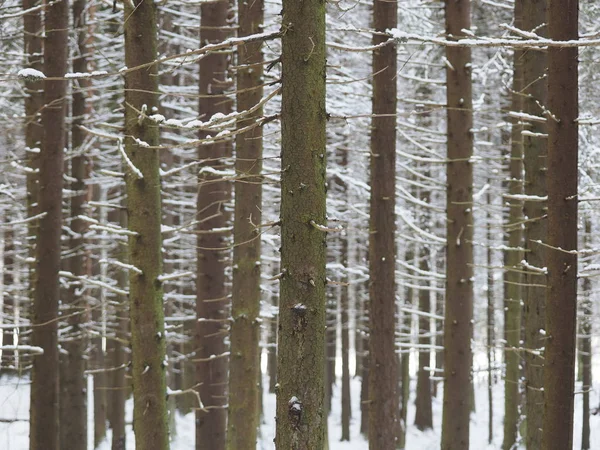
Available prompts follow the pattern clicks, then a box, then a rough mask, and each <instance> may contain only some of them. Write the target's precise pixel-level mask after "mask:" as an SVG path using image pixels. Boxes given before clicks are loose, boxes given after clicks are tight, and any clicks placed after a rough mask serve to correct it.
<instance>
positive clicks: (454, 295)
mask: <svg viewBox="0 0 600 450" xmlns="http://www.w3.org/2000/svg"><path fill="white" fill-rule="evenodd" d="M470 27H471V12H470V1H469V0H457V1H456V2H452V3H450V2H449V3H446V34H447V36H448V39H458V38H460V37H461V36H464V33H463V31H462V30H464V29H466V30H469V29H470ZM446 59H447V60H448V64H447V69H446V85H447V94H446V95H447V127H448V164H447V180H446V183H447V215H448V217H447V218H448V221H447V229H446V240H447V244H446V261H447V264H446V311H445V321H444V379H445V385H444V410H443V414H442V416H443V417H442V445H441V447H442V450H467V449H468V448H469V423H470V413H471V407H472V394H471V393H472V385H471V384H472V381H471V365H472V362H473V357H472V350H471V339H472V337H473V323H472V318H473V211H472V208H473V166H472V164H471V161H470V158H471V157H472V155H473V134H472V131H471V129H472V127H473V110H472V108H473V105H472V85H471V50H470V48H468V47H446Z"/></svg>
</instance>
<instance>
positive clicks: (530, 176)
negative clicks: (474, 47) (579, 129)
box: [521, 0, 547, 449]
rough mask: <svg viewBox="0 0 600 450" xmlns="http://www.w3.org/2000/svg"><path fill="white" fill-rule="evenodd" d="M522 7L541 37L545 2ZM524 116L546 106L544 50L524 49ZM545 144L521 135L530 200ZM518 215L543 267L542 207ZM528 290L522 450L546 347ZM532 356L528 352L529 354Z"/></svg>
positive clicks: (534, 442) (537, 400) (537, 297)
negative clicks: (541, 351) (525, 427)
mask: <svg viewBox="0 0 600 450" xmlns="http://www.w3.org/2000/svg"><path fill="white" fill-rule="evenodd" d="M521 1H522V2H523V6H522V7H523V25H522V26H523V29H524V30H527V31H535V32H536V33H538V34H540V35H541V36H546V34H547V33H546V27H540V25H541V24H543V23H546V0H521ZM522 62H523V88H522V90H521V92H522V94H525V95H524V96H523V111H524V112H525V113H527V114H532V115H537V116H541V115H542V114H543V111H542V109H541V107H540V106H539V105H546V97H547V88H546V82H545V74H546V67H547V58H546V51H545V50H541V51H538V50H533V49H528V50H527V51H525V52H523V58H522ZM524 128H525V130H527V131H530V132H532V133H542V134H545V133H546V124H545V123H543V122H538V121H531V122H530V123H528V124H525V125H524ZM546 148H547V139H545V138H542V137H536V136H531V135H523V155H524V161H523V162H524V167H525V194H526V195H535V196H545V195H546V193H547V192H546V164H547V161H546V153H547V150H546ZM523 215H524V218H525V220H526V221H527V222H526V228H525V239H524V242H525V249H526V252H525V258H526V260H527V263H528V264H529V265H531V266H534V267H538V268H542V267H546V263H545V258H544V254H545V253H546V250H545V249H544V247H543V246H542V245H540V244H538V243H537V241H542V242H546V227H547V224H546V203H545V202H540V201H525V203H524V206H523ZM525 281H526V284H527V288H526V292H525V296H524V297H525V299H524V300H525V308H524V311H523V322H524V326H525V348H527V349H528V351H526V352H525V353H524V354H523V358H524V360H525V399H526V400H525V402H526V409H525V416H526V418H527V419H526V420H527V431H526V438H525V442H526V447H527V448H528V449H538V448H540V446H541V436H542V415H541V414H540V409H541V408H542V407H543V404H544V392H543V390H542V387H543V377H544V359H543V358H542V356H541V354H540V353H539V352H538V350H540V349H542V348H543V347H544V346H545V345H546V341H545V339H544V336H543V335H542V334H540V330H543V329H545V328H546V327H545V304H546V287H545V278H544V275H543V274H540V273H539V272H535V271H528V273H527V274H526V276H525ZM530 350H533V351H530Z"/></svg>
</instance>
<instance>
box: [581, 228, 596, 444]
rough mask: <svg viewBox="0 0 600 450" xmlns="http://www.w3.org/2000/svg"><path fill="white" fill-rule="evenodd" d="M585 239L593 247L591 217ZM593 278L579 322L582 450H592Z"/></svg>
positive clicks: (585, 287)
mask: <svg viewBox="0 0 600 450" xmlns="http://www.w3.org/2000/svg"><path fill="white" fill-rule="evenodd" d="M585 240H586V243H587V248H593V245H594V243H593V235H592V222H591V219H590V217H586V219H585ZM591 296H592V280H591V279H590V278H589V277H585V278H584V279H583V301H582V305H581V309H582V311H581V313H582V314H581V321H580V324H579V335H580V336H581V337H580V339H581V346H580V358H581V369H582V373H581V380H582V386H581V390H582V391H583V402H582V417H583V419H582V420H583V425H582V427H581V450H590V448H591V447H590V391H592V388H593V385H592V332H593V328H592V323H593V302H592V297H591Z"/></svg>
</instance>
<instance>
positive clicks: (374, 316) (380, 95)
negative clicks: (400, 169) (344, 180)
mask: <svg viewBox="0 0 600 450" xmlns="http://www.w3.org/2000/svg"><path fill="white" fill-rule="evenodd" d="M397 15H398V5H397V3H395V2H387V1H383V0H375V2H374V4H373V23H374V28H375V30H377V31H385V30H386V29H388V28H395V27H396V25H397V24H398V18H397ZM385 40H386V37H384V36H379V35H374V36H373V44H374V45H377V44H379V43H381V42H383V41H385ZM396 60H397V49H396V46H395V45H387V46H385V47H382V48H379V49H377V50H375V51H374V52H373V74H375V76H374V77H373V114H374V115H375V116H374V117H373V119H372V124H371V201H370V214H369V215H370V224H369V235H370V236H369V280H370V283H369V299H370V305H369V317H370V339H369V344H370V347H369V357H370V363H371V367H370V370H369V448H370V449H372V450H375V449H383V448H385V449H393V448H398V442H397V438H398V436H399V433H398V430H399V427H400V426H401V425H400V418H399V413H400V408H399V404H398V399H399V393H398V364H397V357H396V345H395V331H396V319H395V318H396V280H395V263H396V246H395V243H394V242H395V239H394V233H395V231H396V224H395V218H396V215H395V212H394V208H395V205H396V202H395V199H396V193H395V180H396V118H395V114H396V102H397V100H396V92H397V87H396V81H397V78H396V68H397V62H396Z"/></svg>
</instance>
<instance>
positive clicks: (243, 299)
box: [227, 0, 264, 450]
mask: <svg viewBox="0 0 600 450" xmlns="http://www.w3.org/2000/svg"><path fill="white" fill-rule="evenodd" d="M263 18H264V4H263V1H262V0H258V1H253V2H247V1H246V0H239V1H238V22H239V28H238V37H244V36H249V35H252V34H256V33H260V32H261V30H262V23H263ZM262 61H263V56H262V51H261V42H256V43H252V44H247V45H243V46H241V47H239V48H238V71H237V77H236V79H237V95H236V97H237V109H238V111H249V110H250V109H251V108H253V107H255V106H256V105H257V104H258V103H259V102H260V100H261V98H262V95H263V88H262V83H263V79H262V77H263V65H262ZM240 66H243V68H242V67H240ZM262 114H263V111H262V108H259V109H258V110H256V111H255V112H254V113H253V114H252V115H251V116H250V117H248V118H247V119H245V120H243V121H240V122H238V128H242V127H244V126H248V125H249V124H251V123H252V122H253V121H255V120H258V119H259V118H260V117H262ZM261 171H262V127H260V126H257V127H256V128H254V129H252V130H251V131H249V132H247V133H242V134H239V135H238V136H237V137H236V160H235V172H236V177H238V178H239V180H236V182H235V185H234V186H235V212H234V221H233V240H234V249H233V287H232V308H231V316H232V318H233V322H232V323H231V331H230V333H231V338H230V340H231V352H230V353H231V358H230V363H229V364H230V367H229V407H228V420H227V448H228V449H230V450H254V449H255V448H256V440H257V431H258V425H259V419H260V416H259V403H260V402H259V399H260V397H259V389H258V384H259V378H260V376H261V372H260V347H259V339H260V321H259V317H258V315H259V313H260V297H261V296H260V281H261V280H260V276H261V265H260V264H261V262H260V255H261V240H260V229H259V228H258V225H260V223H261V221H262V184H261V183H262V179H261V176H260V175H261Z"/></svg>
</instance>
